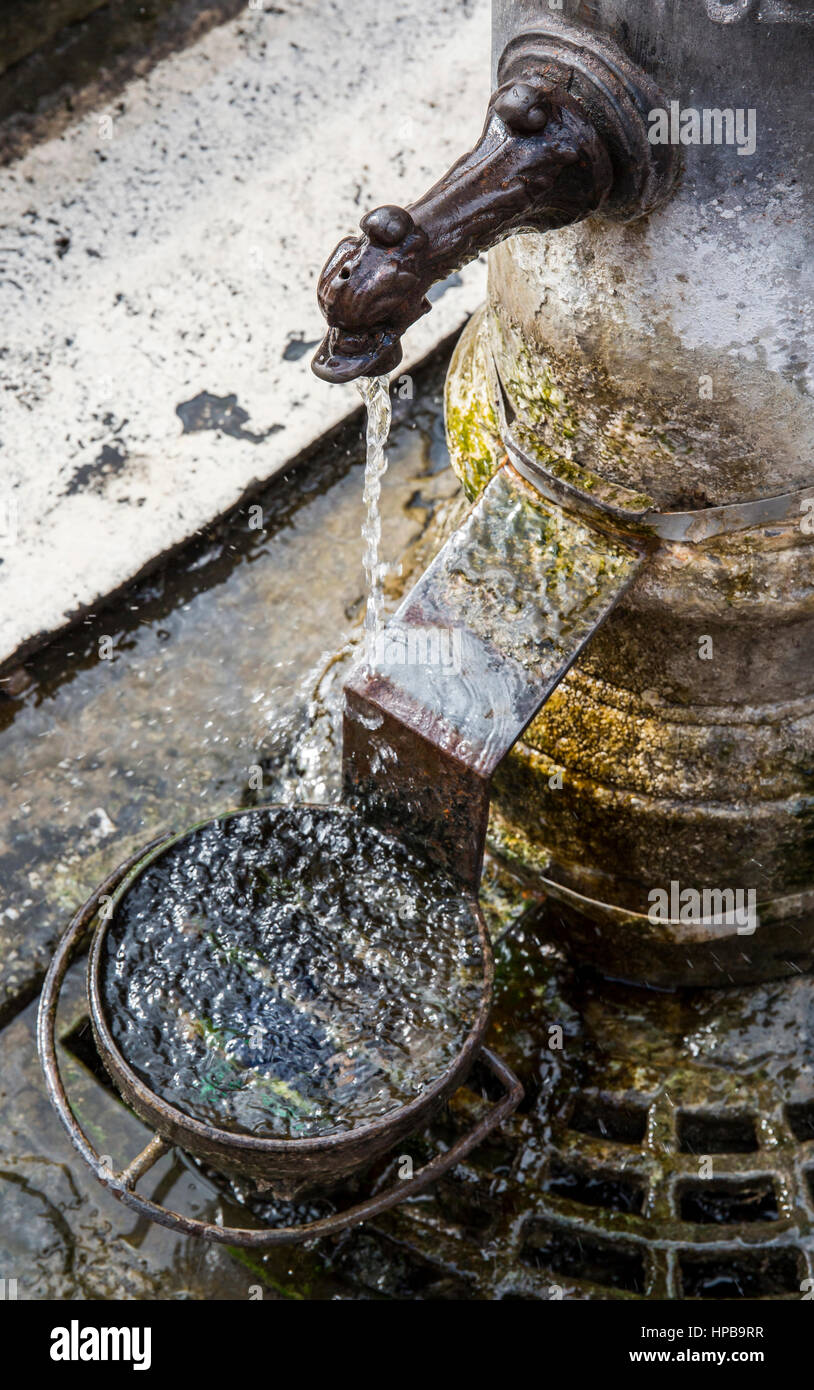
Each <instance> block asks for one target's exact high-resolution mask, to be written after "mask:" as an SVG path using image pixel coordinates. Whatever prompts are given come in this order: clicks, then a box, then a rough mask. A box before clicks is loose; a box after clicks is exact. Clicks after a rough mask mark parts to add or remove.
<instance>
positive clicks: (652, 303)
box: [447, 0, 814, 985]
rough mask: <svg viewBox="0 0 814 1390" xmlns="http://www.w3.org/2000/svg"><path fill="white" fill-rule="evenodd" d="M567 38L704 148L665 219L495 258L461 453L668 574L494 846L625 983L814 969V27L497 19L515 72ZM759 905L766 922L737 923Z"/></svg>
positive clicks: (652, 580)
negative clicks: (604, 59)
mask: <svg viewBox="0 0 814 1390" xmlns="http://www.w3.org/2000/svg"><path fill="white" fill-rule="evenodd" d="M563 23H565V24H566V25H567V24H569V23H574V24H580V25H584V26H588V27H589V28H593V29H595V30H597V31H598V32H599V33H601V34H607V35H610V36H611V37H612V38H614V39H615V40H616V42H617V43H618V44H619V45H620V46H621V47H622V48H623V49H624V50H625V51H626V52H627V54H628V55H629V56H630V57H631V58H632V59H633V60H634V62H636V63H637V64H639V65H640V66H641V67H642V68H644V69H645V70H646V71H647V72H649V73H650V74H651V75H652V76H653V77H654V78H655V80H656V81H657V83H658V84H659V85H660V87H661V89H662V90H663V92H664V93H665V97H666V98H667V103H668V104H667V106H666V107H665V108H663V110H659V111H654V112H653V113H652V114H651V116H650V117H649V120H650V129H651V136H650V138H651V140H652V141H657V140H659V139H662V140H663V139H666V140H669V141H671V142H678V144H679V146H680V153H681V157H682V171H681V174H680V176H679V182H678V186H677V189H676V191H675V193H674V194H673V196H672V197H671V198H670V199H669V200H668V201H667V202H666V203H665V204H664V205H663V206H662V207H660V208H659V209H657V210H656V211H654V212H651V213H650V214H649V215H648V216H646V217H643V218H640V219H639V220H635V221H630V222H622V221H613V220H607V219H602V218H598V217H597V218H589V219H587V220H586V221H583V222H581V223H578V224H576V225H574V226H571V227H566V228H564V229H562V230H561V231H560V232H559V233H558V234H557V235H556V236H548V237H545V236H542V235H539V234H536V233H530V234H524V235H518V236H515V237H513V238H512V239H511V240H508V241H506V242H504V243H502V244H501V245H499V246H497V247H496V248H495V249H494V250H492V251H491V252H490V254H489V292H488V302H487V304H486V305H485V306H484V308H483V310H482V311H481V313H480V314H479V315H478V316H477V317H476V318H475V319H474V320H473V321H472V322H471V324H470V325H469V327H468V329H467V331H466V333H465V335H464V337H463V338H462V340H461V341H460V343H459V345H458V348H457V350H456V353H455V355H454V358H453V361H452V365H451V368H450V373H449V378H448V384H447V429H448V438H449V446H450V451H451V455H452V459H453V464H454V466H455V468H456V471H457V472H458V473H459V475H460V476H461V477H462V479H463V481H464V483H465V485H466V487H467V489H468V491H469V493H470V494H471V495H472V496H473V497H474V496H476V495H478V494H479V492H480V491H481V490H482V487H483V486H484V484H485V482H486V480H487V479H488V477H489V476H491V474H492V473H493V472H494V471H495V469H496V468H497V466H498V465H499V463H500V462H501V460H502V459H503V458H504V457H505V455H506V453H507V451H508V452H509V456H510V458H521V459H522V458H526V459H527V460H529V459H530V460H532V461H533V463H534V465H535V467H536V468H537V469H538V471H541V472H542V474H543V475H545V476H546V477H547V478H548V479H549V480H550V483H551V487H552V489H554V491H556V492H558V494H559V495H560V496H561V497H562V498H563V500H564V502H565V504H566V505H568V506H569V507H570V506H574V507H576V508H577V510H579V509H580V508H581V507H582V506H583V505H586V506H590V505H591V504H593V505H594V508H595V506H596V504H597V503H598V504H599V506H600V509H601V508H605V509H606V510H607V512H608V515H612V516H613V517H614V519H615V521H617V522H618V521H619V519H620V518H622V519H623V522H624V524H625V525H628V526H630V528H631V529H632V530H633V531H636V530H637V529H641V530H642V532H643V533H644V532H646V533H647V535H648V538H649V543H650V544H651V545H652V547H653V552H652V555H651V558H650V560H649V561H648V563H647V564H646V565H645V566H644V567H643V569H642V571H641V573H640V574H639V576H638V578H637V579H636V581H635V582H634V584H633V586H632V588H631V589H630V590H629V591H628V593H627V594H626V595H625V597H624V598H623V599H622V600H621V602H620V603H619V604H618V606H617V607H616V609H615V610H614V612H613V613H612V614H611V616H610V618H609V619H608V620H607V622H606V623H605V625H604V627H602V628H601V629H600V630H599V631H598V632H597V633H596V635H595V636H594V638H593V639H592V641H591V642H590V644H589V645H588V647H587V648H586V650H585V651H584V653H583V654H582V656H581V657H580V658H579V660H578V662H577V665H576V666H575V667H574V669H573V670H572V671H571V673H570V674H569V675H568V676H567V677H566V678H565V680H564V681H563V682H562V684H561V685H560V686H559V688H558V689H557V690H556V691H555V693H554V694H553V695H552V696H551V698H550V699H549V701H548V703H547V704H546V705H545V706H544V708H543V710H542V711H541V713H540V714H539V715H538V716H537V717H536V718H535V719H534V720H533V721H532V723H531V724H530V726H529V727H528V729H527V730H526V732H525V734H524V736H523V738H522V741H521V742H520V743H519V744H518V745H517V746H516V747H515V749H514V751H513V752H512V754H511V755H510V756H509V758H508V759H507V760H506V762H505V764H504V765H503V766H502V768H501V769H499V771H498V773H497V775H496V778H495V789H494V800H493V817H492V837H493V840H494V841H495V842H496V843H497V844H498V845H499V846H500V847H501V848H502V849H503V851H504V852H505V853H508V854H510V855H511V856H512V857H513V858H514V859H515V860H516V861H518V862H520V863H521V864H524V865H525V866H526V867H527V868H529V869H530V870H532V871H533V872H534V873H535V874H536V875H537V876H539V877H542V878H543V879H544V880H545V881H546V882H547V883H548V884H549V888H550V891H551V892H552V893H553V894H554V896H555V897H556V898H557V899H558V900H559V903H560V905H561V908H562V911H561V912H554V913H552V914H551V916H552V918H553V919H556V923H558V924H559V925H558V927H557V929H558V930H560V931H561V932H562V934H563V937H564V939H565V940H566V941H567V942H568V943H569V944H570V946H571V947H572V948H573V949H574V950H576V951H577V952H578V953H579V954H580V956H582V957H583V958H586V959H590V960H592V961H594V962H595V963H597V964H598V965H599V966H600V967H601V968H602V969H604V970H605V971H607V972H609V973H611V974H614V975H621V976H623V977H626V978H631V979H641V980H645V981H647V982H649V983H653V984H661V985H676V984H679V983H682V982H683V983H687V984H693V983H698V984H725V983H727V982H729V981H731V980H744V979H750V978H757V977H760V976H767V975H780V974H783V973H789V972H793V971H796V970H799V969H808V968H810V967H811V965H812V964H813V963H814V582H812V581H814V487H812V481H814V479H813V478H812V458H811V443H812V433H814V429H813V427H814V400H813V399H812V365H811V362H810V351H811V326H812V314H813V313H814V293H813V292H812V263H813V261H814V257H812V249H814V248H812V241H813V240H814V234H813V232H812V218H811V213H810V209H811V206H812V202H814V196H813V195H814V187H812V185H813V184H814V179H813V178H812V172H813V169H812V166H813V165H814V140H812V124H814V122H813V121H812V116H811V98H810V91H809V81H810V73H811V69H812V60H814V5H812V4H810V3H808V0H732V3H719V0H595V3H593V4H592V5H591V6H588V5H586V4H582V3H577V0H562V8H558V9H556V10H555V9H550V8H549V7H548V6H547V5H543V4H539V3H535V2H534V0H495V4H494V53H495V65H496V67H497V62H498V56H499V55H501V54H502V53H503V52H504V50H505V48H506V45H507V44H511V42H512V41H515V40H516V39H517V36H518V35H519V34H520V33H521V32H522V31H523V30H524V29H526V28H532V29H535V30H538V31H543V32H545V31H546V30H547V29H549V28H551V27H552V26H553V27H557V26H562V24H563ZM574 61H575V63H576V64H579V62H580V61H581V54H580V49H579V46H578V45H577V46H576V47H575V50H574ZM494 76H495V84H496V83H497V71H495V74H494ZM705 889H706V890H707V892H708V896H707V899H706V900H705V899H704V890H705ZM729 892H731V893H733V894H735V895H737V894H740V895H742V896H741V897H738V898H737V902H743V903H746V904H752V905H753V906H754V905H755V904H756V908H755V910H754V911H750V912H748V913H747V914H746V916H745V917H743V918H741V917H737V918H735V917H733V916H732V915H731V913H729V911H728V905H729V904H730V902H731V901H733V900H731V899H730V898H729V897H727V896H726V894H728V893H729ZM682 894H684V897H683V898H682V897H681V895H682ZM710 894H712V895H713V896H709V895H710ZM715 894H724V895H725V896H723V897H716V896H714V895H715ZM664 902H667V903H668V904H669V906H668V908H667V910H666V911H664V910H662V907H661V905H662V904H663V903H664ZM705 902H706V906H705ZM710 902H712V903H713V904H714V905H716V906H718V907H721V906H722V907H723V909H724V911H723V915H722V916H721V914H720V913H718V914H715V913H713V918H714V920H710V915H709V910H708V907H709V903H710Z"/></svg>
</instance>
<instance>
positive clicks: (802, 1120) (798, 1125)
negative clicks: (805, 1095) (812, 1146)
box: [786, 1100, 814, 1144]
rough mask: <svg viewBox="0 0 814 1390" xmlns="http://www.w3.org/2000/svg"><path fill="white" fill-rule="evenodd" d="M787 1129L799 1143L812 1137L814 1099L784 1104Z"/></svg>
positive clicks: (813, 1129)
mask: <svg viewBox="0 0 814 1390" xmlns="http://www.w3.org/2000/svg"><path fill="white" fill-rule="evenodd" d="M786 1120H787V1121H788V1126H789V1129H790V1130H791V1132H792V1134H793V1135H794V1137H795V1139H797V1140H798V1141H799V1142H800V1143H801V1144H804V1143H805V1142H806V1140H807V1139H814V1100H804V1101H798V1102H796V1103H793V1104H791V1105H787V1106H786Z"/></svg>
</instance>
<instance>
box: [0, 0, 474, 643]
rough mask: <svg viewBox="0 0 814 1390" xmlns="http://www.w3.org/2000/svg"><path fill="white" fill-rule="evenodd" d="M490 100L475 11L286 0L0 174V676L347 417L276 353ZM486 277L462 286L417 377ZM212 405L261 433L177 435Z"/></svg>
mask: <svg viewBox="0 0 814 1390" xmlns="http://www.w3.org/2000/svg"><path fill="white" fill-rule="evenodd" d="M267 3H268V0H267ZM488 92H489V3H488V0H465V3H453V2H452V0H449V2H448V3H438V0H410V4H409V6H407V5H403V6H401V7H399V5H398V4H397V5H396V6H395V7H394V6H392V5H385V4H382V3H378V0H355V3H354V4H353V5H347V4H344V3H330V4H329V3H325V0H319V3H314V0H310V2H309V0H285V5H284V10H283V12H281V13H275V12H274V9H273V8H272V7H271V5H270V4H268V9H267V12H265V11H264V12H259V11H254V10H246V11H245V12H244V13H243V14H242V16H241V17H240V18H239V19H238V20H237V21H234V22H232V23H230V24H227V25H224V26H222V27H220V28H216V29H214V30H213V31H212V32H211V33H209V34H208V35H206V37H205V38H203V39H202V40H201V42H199V43H198V44H196V45H195V46H194V47H192V48H190V49H188V50H187V51H186V52H184V53H182V54H179V55H176V56H175V57H173V58H171V59H169V60H168V61H166V62H164V63H162V64H160V65H159V66H158V67H157V68H156V69H154V71H153V72H152V73H151V74H150V75H149V76H148V77H147V78H145V79H141V80H139V81H137V82H134V83H133V84H132V85H131V86H130V87H129V88H128V89H127V90H126V92H125V93H124V95H123V98H122V99H121V100H120V101H117V102H115V103H114V104H113V105H111V106H110V107H107V108H105V109H104V110H100V111H98V112H95V113H94V114H92V115H91V116H88V117H87V118H85V119H83V120H81V121H80V122H79V123H77V125H75V126H73V127H72V128H70V129H69V130H68V131H66V132H65V134H64V135H63V136H62V137H60V138H59V139H54V140H51V141H49V142H47V143H45V144H43V145H40V146H39V147H37V148H35V149H34V150H33V151H31V152H30V153H29V154H28V155H27V156H26V157H25V158H24V159H22V160H21V161H19V162H18V163H16V164H14V165H13V166H11V167H10V168H8V169H5V170H2V171H0V209H2V212H1V213H0V218H1V219H2V221H1V224H0V315H2V318H1V319H0V321H1V322H2V339H0V384H1V385H2V388H3V391H2V397H1V398H0V400H2V413H1V414H0V555H2V561H3V562H2V564H0V663H2V662H4V661H7V660H8V659H9V658H10V657H11V656H12V655H13V654H14V653H15V652H18V651H20V650H21V649H22V650H23V651H24V650H26V649H27V647H28V645H29V643H30V642H31V641H32V639H37V638H40V637H42V636H44V635H45V634H48V633H50V632H53V631H54V630H56V629H58V628H59V627H60V626H62V625H63V624H64V623H65V622H66V621H67V620H69V619H70V618H71V617H72V616H75V615H76V614H77V612H80V611H83V610H85V609H87V608H88V607H91V608H92V606H93V604H94V603H95V602H97V601H98V600H99V599H100V598H103V597H104V596H105V595H107V594H109V593H111V592H112V591H113V590H114V589H115V588H117V587H118V586H119V585H121V584H122V583H124V582H125V581H126V580H128V579H129V578H131V577H132V576H133V575H134V574H136V573H137V572H138V571H139V570H140V569H141V568H142V567H143V566H145V565H146V564H148V563H149V562H150V561H151V560H152V559H153V558H154V557H155V556H157V555H159V554H161V553H163V552H164V551H166V550H167V549H168V548H170V547H172V546H174V545H176V544H178V543H179V542H181V541H183V540H184V539H185V538H186V537H188V536H189V535H191V534H192V532H193V531H195V530H196V529H197V528H199V527H201V526H203V525H205V524H206V523H207V522H208V521H210V520H212V519H213V518H214V517H216V516H217V515H219V514H220V513H221V512H223V511H224V510H225V509H227V508H228V507H229V506H230V505H232V504H233V503H234V502H235V501H236V500H237V499H238V498H239V497H240V496H241V495H242V494H243V492H244V491H245V489H246V488H247V487H249V486H250V485H251V484H252V483H253V482H254V481H255V480H258V479H265V478H268V477H269V476H271V475H272V474H273V473H275V472H276V471H277V470H279V469H280V468H282V467H284V466H285V464H286V463H287V462H289V461H290V460H291V459H292V458H293V457H295V456H296V455H297V454H298V453H299V452H300V451H301V450H303V449H305V448H307V447H308V446H309V445H311V444H313V442H314V441H315V440H316V439H318V438H319V437H320V436H321V435H322V434H324V432H325V431H326V430H328V429H329V428H330V427H332V426H333V425H335V424H336V423H337V422H338V421H339V420H340V419H341V418H342V417H343V416H345V415H347V414H348V413H349V412H350V411H351V410H353V409H355V408H356V405H357V401H358V398H357V395H356V392H355V389H354V388H353V387H352V386H348V387H336V386H333V387H332V386H327V385H326V384H324V383H322V382H319V381H317V380H316V379H315V378H314V377H313V376H312V375H311V372H310V369H309V359H310V355H311V352H310V350H309V351H308V352H305V353H304V354H303V355H302V356H301V357H299V359H297V360H286V359H285V358H284V356H283V354H284V352H285V350H286V347H287V345H288V344H289V342H290V341H291V340H292V339H296V338H299V337H301V338H303V339H304V340H305V341H306V342H311V341H313V340H316V339H318V338H319V337H320V336H321V333H322V320H321V317H320V315H319V312H318V309H317V307H316V302H315V297H314V290H315V282H316V277H317V275H318V273H319V270H320V268H321V265H322V263H323V261H324V260H325V258H326V256H327V254H328V252H329V251H330V250H331V248H332V247H333V245H334V243H335V241H336V240H337V238H338V237H339V236H340V235H342V234H343V233H345V232H348V231H351V230H352V229H353V228H354V227H355V226H356V225H357V223H358V220H359V217H360V216H361V215H362V213H363V212H364V211H365V210H366V209H368V208H369V207H373V206H376V205H377V204H379V203H384V202H402V203H403V202H409V201H410V200H411V199H413V198H415V197H417V196H418V194H419V193H421V192H422V191H423V190H424V189H425V188H426V186H427V185H428V183H429V182H431V181H433V180H434V179H435V178H436V177H437V176H438V175H439V174H440V173H441V172H442V171H443V170H444V169H445V168H446V167H447V166H448V165H449V164H450V163H451V162H452V160H453V159H454V158H455V157H457V155H458V154H460V153H462V152H463V150H464V149H465V148H468V146H469V145H470V144H471V143H472V142H474V140H475V139H476V138H477V136H478V134H479V131H480V126H481V123H482V120H483V114H484V111H485V106H486V100H487V97H488ZM60 253H61V254H60ZM484 284H485V267H484V266H482V265H476V266H472V267H469V268H468V269H467V270H466V271H464V272H463V273H462V275H461V284H460V285H456V286H454V287H451V288H449V289H448V290H447V291H446V292H445V293H444V294H443V295H442V296H441V298H440V299H439V300H438V301H437V302H436V305H435V308H434V309H433V312H432V314H430V315H428V316H427V317H425V318H423V319H421V320H420V321H419V323H418V324H417V325H416V326H415V327H414V328H413V329H412V330H411V331H410V333H409V334H408V335H407V339H406V342H405V369H407V368H409V366H410V364H411V363H414V362H416V361H418V360H419V359H420V358H421V357H422V356H424V355H425V354H426V353H427V352H428V351H429V350H430V349H431V348H432V347H433V346H434V345H435V344H436V343H438V342H439V341H440V340H441V339H442V338H443V337H444V336H445V335H447V334H449V333H451V332H452V331H454V330H455V329H456V328H458V327H460V325H461V324H462V323H463V321H464V320H465V318H466V317H467V315H468V314H469V313H470V312H471V311H472V309H473V308H474V307H475V305H476V304H477V303H478V302H479V300H480V299H481V297H482V295H483V289H484ZM202 392H209V393H211V394H212V395H214V396H218V397H224V396H227V395H231V394H234V395H235V396H236V397H237V404H238V406H239V407H240V408H241V409H242V410H244V411H245V412H247V416H248V419H247V420H246V421H245V423H244V426H243V428H244V431H247V432H249V433H251V434H253V435H255V436H258V437H260V440H261V442H252V441H251V440H250V439H248V438H246V437H234V436H233V435H227V434H224V433H222V432H220V433H216V432H212V431H207V432H201V431H196V432H193V433H183V432H182V423H181V420H180V418H179V416H178V415H177V414H176V407H177V406H178V405H179V403H182V402H187V401H190V400H192V399H193V398H195V397H197V396H199V395H200V393H202ZM103 450H105V451H106V452H105V454H104V456H103ZM101 457H104V458H106V459H107V460H108V464H107V466H102V467H101V469H100V467H99V466H98V460H99V459H100V458H101ZM122 458H123V459H124V462H123V463H120V462H119V461H118V460H120V459H122Z"/></svg>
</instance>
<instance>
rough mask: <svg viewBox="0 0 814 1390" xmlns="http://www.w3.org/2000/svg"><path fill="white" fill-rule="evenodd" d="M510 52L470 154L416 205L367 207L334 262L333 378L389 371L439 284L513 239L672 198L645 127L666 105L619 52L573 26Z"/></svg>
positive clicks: (330, 294)
mask: <svg viewBox="0 0 814 1390" xmlns="http://www.w3.org/2000/svg"><path fill="white" fill-rule="evenodd" d="M575 34H576V35H577V38H575V37H574V36H575ZM510 50H511V51H509V49H507V54H506V55H504V56H505V57H506V61H505V62H504V63H503V64H502V67H501V74H500V76H501V81H500V85H499V86H498V88H497V90H496V91H495V92H494V93H493V94H492V97H491V98H490V101H489V106H488V109H487V113H486V123H485V125H484V128H483V133H482V135H481V137H480V140H479V141H478V143H477V145H476V146H475V147H474V149H473V150H471V151H470V152H469V153H468V154H466V155H464V156H463V158H461V159H459V160H458V161H457V163H455V164H454V165H453V166H452V168H451V169H449V170H448V172H447V173H446V174H444V176H443V178H442V179H440V181H439V182H438V183H436V184H434V185H433V187H432V188H431V189H430V190H429V191H428V192H427V193H425V194H424V196H423V197H421V198H419V199H418V201H417V202H415V203H411V204H410V206H409V207H407V208H401V207H396V206H384V207H379V208H375V209H374V210H373V211H372V212H369V213H367V214H366V215H365V216H364V217H363V218H362V222H361V229H362V233H363V234H362V236H350V237H345V238H344V239H343V240H342V241H340V242H339V245H338V246H337V247H336V249H335V250H334V252H333V253H332V255H331V256H330V257H329V259H328V262H327V264H326V265H325V268H324V269H323V271H322V275H321V276H320V280H319V288H318V299H319V306H320V309H321V310H322V312H323V314H324V315H325V318H326V319H327V321H328V324H329V329H328V332H327V334H326V335H325V338H324V339H323V341H322V343H321V344H320V346H319V349H318V350H317V352H316V354H315V356H314V359H313V362H312V368H313V370H314V372H315V373H316V375H317V376H319V377H322V379H323V380H325V381H330V382H342V381H352V380H353V379H354V378H355V377H359V376H381V375H383V374H385V373H387V372H390V371H392V370H393V369H394V368H395V367H397V366H398V364H399V362H400V361H401V355H402V350H401V337H402V334H403V333H404V332H405V330H406V329H407V328H409V327H410V325H411V324H413V323H415V322H416V320H417V319H419V318H421V316H422V315H423V314H426V313H427V312H428V311H429V309H430V308H431V305H430V302H429V300H428V299H427V291H428V290H429V289H430V288H431V286H432V285H433V284H435V283H437V282H438V281H440V280H444V279H445V278H446V277H447V276H448V275H450V274H451V273H452V272H453V271H455V270H457V269H459V268H460V267H461V266H462V265H464V264H466V263H467V262H468V261H471V260H473V259H474V258H475V257H476V256H478V255H479V254H481V253H482V252H483V251H486V250H488V249H489V248H490V247H492V246H495V245H497V243H498V242H500V241H503V240H505V238H506V237H509V236H511V235H513V234H514V233H515V232H528V231H538V232H546V231H550V230H552V229H554V228H558V227H564V226H567V225H569V224H570V223H573V222H577V221H579V220H580V219H581V218H584V217H587V216H588V215H589V214H592V213H600V212H601V213H603V214H605V213H606V214H607V215H609V216H613V217H619V216H622V217H625V218H629V217H631V216H636V215H638V214H640V213H641V212H642V211H643V210H645V209H646V208H648V207H649V206H652V205H653V203H654V202H655V201H657V200H658V199H659V198H661V197H663V196H664V194H665V192H666V190H667V187H668V186H669V183H670V181H671V178H672V173H673V152H672V151H671V150H670V148H669V147H660V148H659V147H654V146H653V145H651V144H649V142H648V140H647V133H646V132H647V127H646V112H647V111H648V110H650V109H652V108H653V106H654V105H656V104H658V100H661V98H660V97H658V94H657V93H656V91H655V89H654V88H653V87H652V84H651V83H650V82H649V79H648V78H647V77H646V76H645V75H644V74H643V73H640V72H639V71H638V70H636V69H635V68H633V67H632V65H631V64H630V62H629V61H628V60H627V59H626V58H625V56H624V55H623V54H622V53H621V52H619V51H618V50H616V49H615V48H614V47H613V45H611V44H609V43H607V42H604V43H601V44H600V43H599V42H597V43H593V44H592V46H591V48H590V49H587V48H586V47H585V42H584V40H583V38H582V37H581V31H576V30H574V29H569V28H568V26H565V27H564V29H563V35H562V37H561V38H555V40H554V41H552V40H551V38H550V35H549V36H547V37H546V38H545V39H540V36H539V35H538V36H535V39H532V40H529V41H525V42H521V43H519V44H518V43H516V42H515V43H513V44H512V45H510Z"/></svg>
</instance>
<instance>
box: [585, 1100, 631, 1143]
mask: <svg viewBox="0 0 814 1390" xmlns="http://www.w3.org/2000/svg"><path fill="white" fill-rule="evenodd" d="M568 1124H569V1127H570V1128H571V1129H575V1130H577V1131H578V1133H580V1134H589V1135H591V1136H592V1137H593V1138H595V1139H611V1140H614V1141H615V1142H616V1143H617V1144H641V1142H642V1140H643V1139H644V1137H645V1134H646V1133H647V1106H646V1105H636V1103H635V1102H634V1101H629V1100H608V1099H606V1098H605V1097H604V1096H591V1095H581V1096H578V1098H577V1100H576V1102H575V1104H574V1108H573V1110H572V1111H571V1115H570V1118H569V1121H568Z"/></svg>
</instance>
